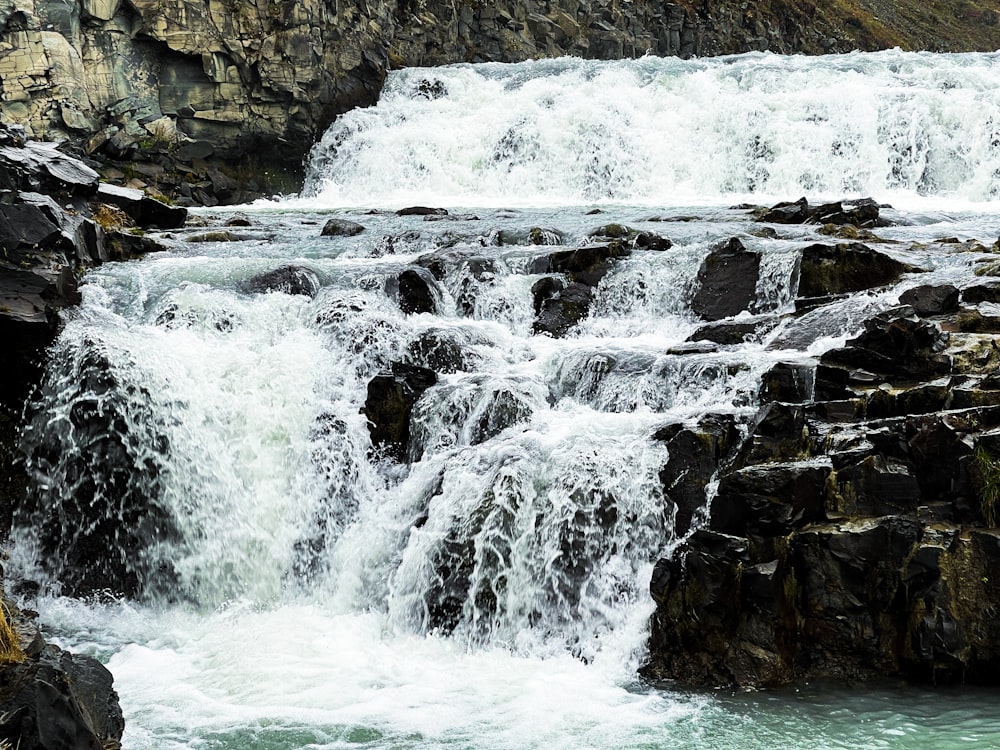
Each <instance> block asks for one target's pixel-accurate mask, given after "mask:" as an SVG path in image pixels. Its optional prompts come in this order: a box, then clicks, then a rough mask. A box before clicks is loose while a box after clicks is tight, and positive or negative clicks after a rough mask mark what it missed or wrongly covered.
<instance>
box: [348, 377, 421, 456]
mask: <svg viewBox="0 0 1000 750" xmlns="http://www.w3.org/2000/svg"><path fill="white" fill-rule="evenodd" d="M435 383H437V375H436V374H435V372H434V371H433V370H429V369H427V368H426V367H418V366H417V365H410V364H406V363H403V362H394V363H392V366H391V372H389V373H383V374H381V375H376V376H375V377H374V378H372V379H371V381H369V383H368V396H367V398H366V399H365V405H364V408H363V409H362V410H361V413H362V414H364V415H365V417H367V418H368V431H369V433H370V434H371V440H372V447H374V448H376V449H379V450H381V451H382V452H384V453H385V454H386V455H388V456H390V457H392V458H395V459H397V460H401V459H403V458H404V457H405V456H406V452H407V447H408V445H409V441H410V415H411V414H412V412H413V406H414V404H416V403H417V400H418V399H419V398H420V396H421V395H423V393H424V391H426V390H427V389H428V388H430V387H431V386H433V385H434V384H435Z"/></svg>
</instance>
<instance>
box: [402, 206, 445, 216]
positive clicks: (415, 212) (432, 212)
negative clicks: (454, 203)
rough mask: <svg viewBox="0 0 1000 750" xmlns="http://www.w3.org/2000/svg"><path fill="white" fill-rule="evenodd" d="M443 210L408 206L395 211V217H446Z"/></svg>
mask: <svg viewBox="0 0 1000 750" xmlns="http://www.w3.org/2000/svg"><path fill="white" fill-rule="evenodd" d="M447 215H448V210H447V209H444V208H429V207H428V206H410V207H408V208H401V209H399V210H398V211H396V216H447Z"/></svg>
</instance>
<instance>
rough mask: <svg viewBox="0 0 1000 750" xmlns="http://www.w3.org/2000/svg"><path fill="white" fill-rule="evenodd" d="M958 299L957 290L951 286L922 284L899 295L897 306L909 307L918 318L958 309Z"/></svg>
mask: <svg viewBox="0 0 1000 750" xmlns="http://www.w3.org/2000/svg"><path fill="white" fill-rule="evenodd" d="M958 297H959V291H958V288H957V287H955V286H952V285H951V284H941V285H939V286H931V285H928V284H923V285H921V286H917V287H914V288H912V289H907V290H906V291H905V292H903V293H902V294H901V295H899V304H901V305H909V306H910V307H912V308H913V309H914V311H916V313H917V315H920V316H929V315H944V314H946V313H951V312H955V311H956V310H957V309H958Z"/></svg>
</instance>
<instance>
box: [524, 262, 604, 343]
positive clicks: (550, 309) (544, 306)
mask: <svg viewBox="0 0 1000 750" xmlns="http://www.w3.org/2000/svg"><path fill="white" fill-rule="evenodd" d="M531 293H532V295H533V297H534V303H535V321H534V323H533V324H532V331H533V332H534V333H545V334H548V335H550V336H552V337H554V338H560V337H562V336H564V335H565V334H566V332H567V331H569V329H570V328H572V327H573V326H575V325H576V324H577V323H579V322H580V321H581V320H583V319H584V318H586V317H587V315H588V314H589V312H590V305H591V303H592V302H593V299H594V292H593V289H591V287H590V286H588V285H587V284H581V283H578V282H570V283H569V284H565V283H563V282H562V281H561V280H559V279H556V278H553V277H551V276H549V277H545V278H542V279H539V280H538V281H536V282H535V284H534V285H533V286H532V287H531Z"/></svg>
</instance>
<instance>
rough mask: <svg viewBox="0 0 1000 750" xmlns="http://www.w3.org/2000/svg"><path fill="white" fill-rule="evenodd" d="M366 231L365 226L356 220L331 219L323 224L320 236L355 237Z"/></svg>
mask: <svg viewBox="0 0 1000 750" xmlns="http://www.w3.org/2000/svg"><path fill="white" fill-rule="evenodd" d="M363 231H365V228H364V227H363V226H362V225H361V224H358V223H357V222H354V221H348V220H347V219H330V220H329V221H327V222H326V224H324V225H323V229H322V231H320V236H322V237H354V236H355V235H358V234H361V233H362V232H363Z"/></svg>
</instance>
